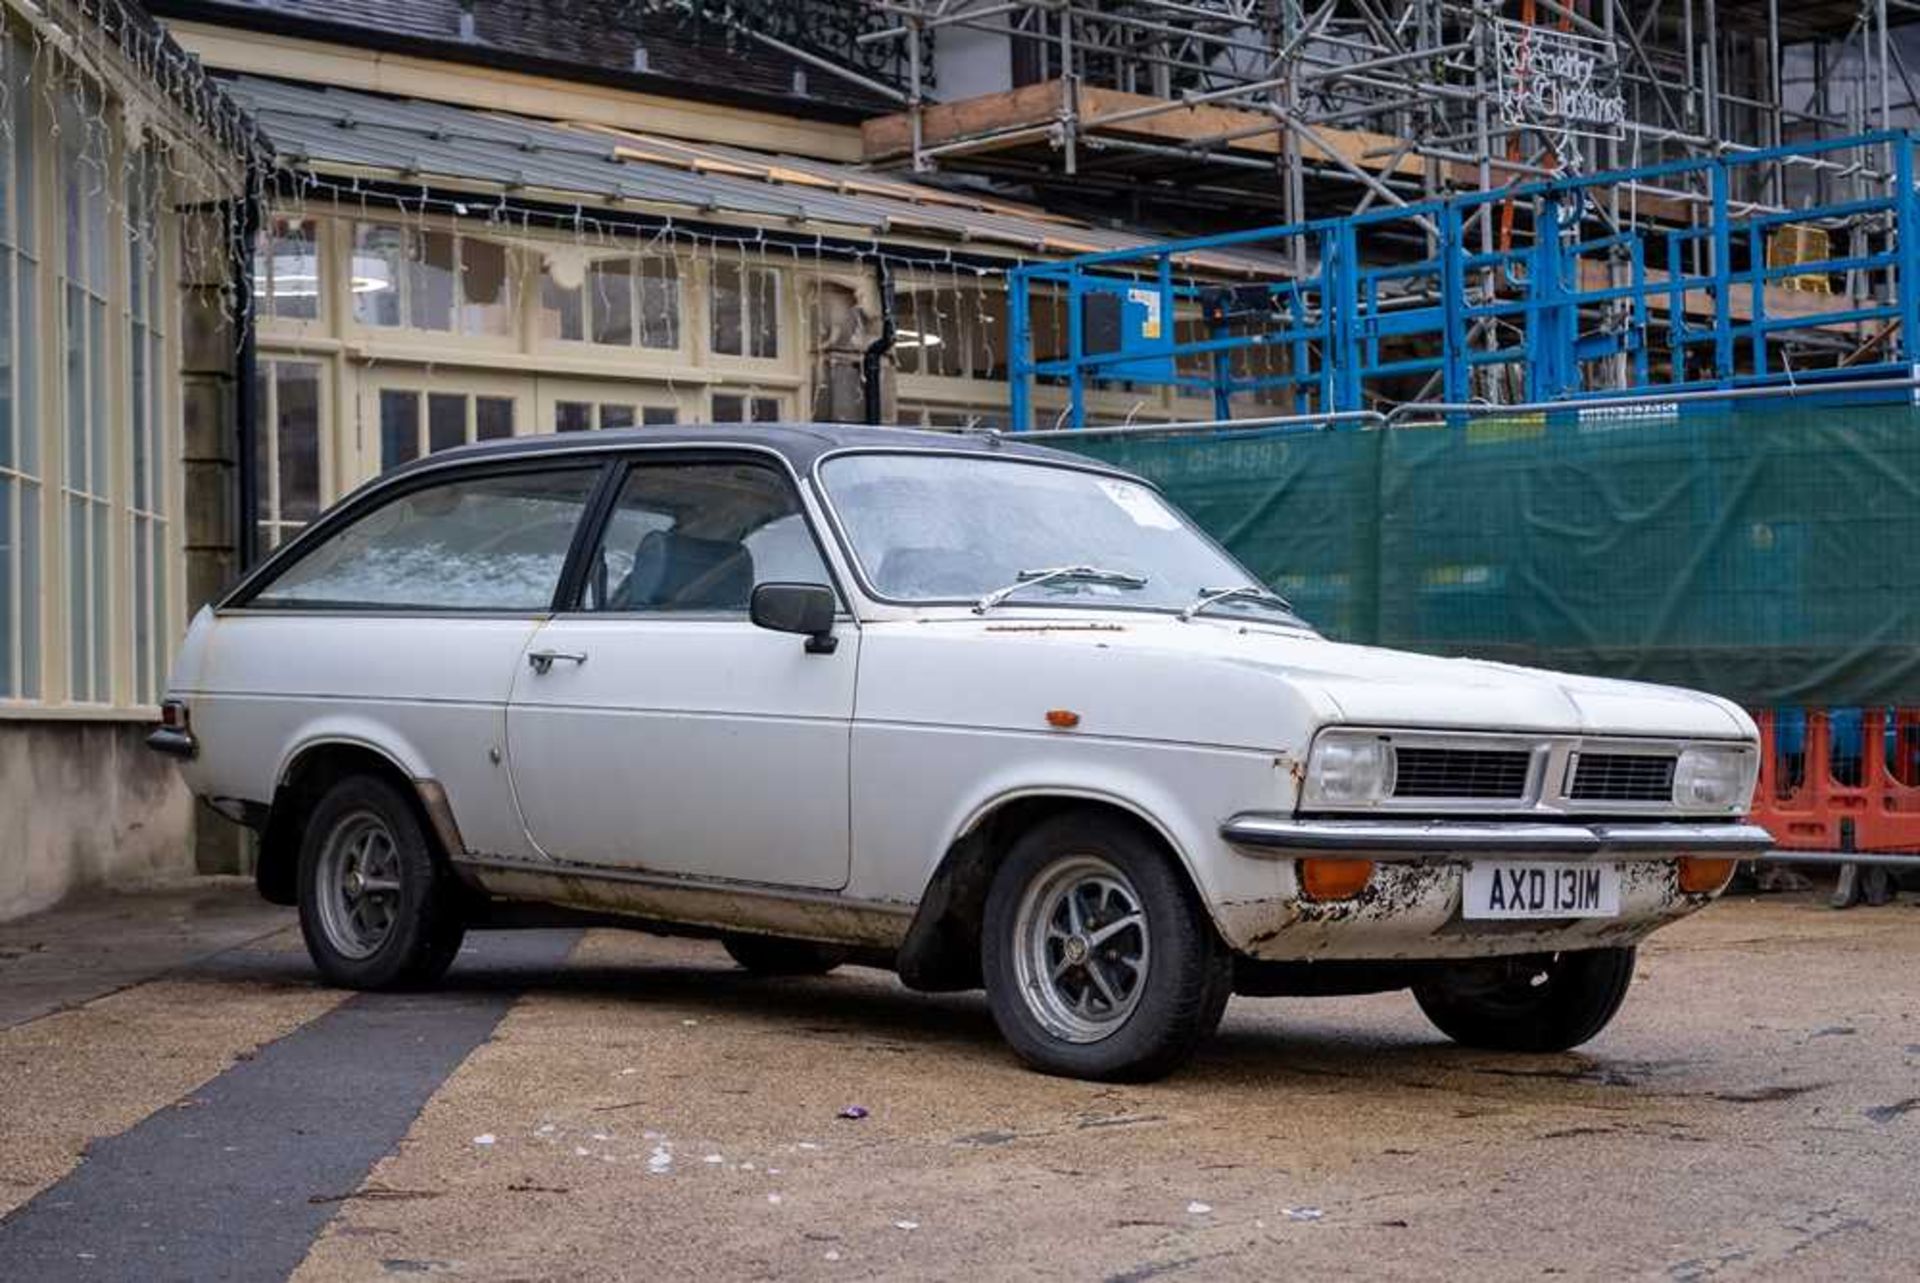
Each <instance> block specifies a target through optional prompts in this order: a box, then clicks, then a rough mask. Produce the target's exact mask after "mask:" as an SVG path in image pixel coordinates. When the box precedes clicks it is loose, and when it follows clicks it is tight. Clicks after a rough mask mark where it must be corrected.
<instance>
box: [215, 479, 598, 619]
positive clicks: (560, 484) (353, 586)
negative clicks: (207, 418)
mask: <svg viewBox="0 0 1920 1283" xmlns="http://www.w3.org/2000/svg"><path fill="white" fill-rule="evenodd" d="M599 476H600V469H599V468H598V467H587V468H554V469H544V470H541V471H532V472H521V473H492V474H488V475H484V476H476V477H467V478H464V479H459V480H451V481H444V482H441V483H440V484H438V485H430V486H426V487H423V488H421V489H419V490H413V491H409V492H408V493H406V494H403V495H401V496H399V497H398V498H395V499H392V500H390V501H388V502H387V503H384V504H382V505H381V506H380V507H378V508H375V509H374V510H373V511H371V512H369V513H367V514H365V515H364V516H362V517H360V518H358V519H357V520H355V521H353V522H352V523H351V524H349V525H347V526H345V527H344V528H342V529H340V530H336V531H334V532H333V533H332V534H331V535H329V536H327V537H326V538H325V539H324V540H322V541H321V542H320V543H319V544H317V545H315V546H314V547H313V548H311V549H308V550H307V551H306V552H305V554H304V555H302V556H301V557H300V559H299V560H298V561H296V562H294V563H293V564H292V565H290V566H288V567H287V568H286V569H285V570H283V571H281V572H280V574H279V575H277V576H276V577H275V578H274V579H273V580H272V581H270V582H269V583H268V584H267V585H266V586H265V587H264V588H262V589H260V590H259V591H258V592H257V593H255V594H254V596H253V597H252V599H251V600H249V601H248V602H247V603H246V604H247V605H249V606H255V607H267V608H277V609H282V610H301V609H305V610H355V609H359V610H394V609H401V610H474V611H512V612H524V611H542V610H546V609H547V608H548V607H549V606H550V605H551V604H552V602H553V595H554V592H555V590H556V589H557V588H558V586H559V583H560V571H561V568H562V567H563V566H564V565H565V563H566V559H567V549H568V547H569V546H570V545H571V544H572V542H573V533H574V530H575V528H576V527H578V526H579V524H580V517H581V515H582V513H583V512H585V510H586V506H587V498H588V496H589V495H590V494H592V492H593V487H594V483H595V482H596V481H597V480H598V479H599Z"/></svg>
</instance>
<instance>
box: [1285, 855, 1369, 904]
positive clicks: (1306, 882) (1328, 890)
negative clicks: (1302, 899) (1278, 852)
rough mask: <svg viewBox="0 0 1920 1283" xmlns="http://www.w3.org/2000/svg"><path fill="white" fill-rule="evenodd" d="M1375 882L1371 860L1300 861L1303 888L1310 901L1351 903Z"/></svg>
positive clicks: (1301, 887) (1301, 886)
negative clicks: (1370, 883) (1342, 901)
mask: <svg viewBox="0 0 1920 1283" xmlns="http://www.w3.org/2000/svg"><path fill="white" fill-rule="evenodd" d="M1372 880H1373V861H1372V860H1321V859H1305V860H1302V861H1300V889H1301V891H1303V892H1304V893H1305V894H1306V897H1307V899H1309V900H1351V899H1352V898H1353V897H1354V896H1356V895H1359V894H1360V893H1361V892H1362V891H1364V890H1366V889H1367V883H1369V882H1371V881H1372Z"/></svg>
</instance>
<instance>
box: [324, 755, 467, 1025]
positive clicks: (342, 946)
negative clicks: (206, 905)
mask: <svg viewBox="0 0 1920 1283" xmlns="http://www.w3.org/2000/svg"><path fill="white" fill-rule="evenodd" d="M299 889H300V932H301V934H302V935H303V936H305V937H306V942H307V952H308V953H309V954H310V955H312V957H313V962H314V965H315V966H316V967H318V968H319V969H320V974H321V975H322V976H324V977H326V979H327V981H328V982H329V983H331V984H336V985H340V986H342V987H344V988H348V989H403V988H413V987H417V986H420V985H426V984H431V983H432V982H434V981H435V980H438V979H439V978H440V977H441V976H442V975H443V974H445V972H446V970H447V968H448V967H449V966H451V965H452V963H453V958H454V955H455V954H456V953H458V952H459V951H460V941H461V938H462V937H463V936H464V935H465V934H466V929H465V927H464V925H463V924H462V922H461V919H460V912H459V896H458V888H457V886H456V884H455V883H454V879H453V875H452V874H451V873H450V872H448V871H447V869H446V868H445V867H444V866H443V865H442V864H441V862H440V861H439V860H438V859H437V858H436V856H435V853H434V850H433V848H432V846H431V845H430V843H429V840H428V838H427V835H426V833H425V831H424V830H423V829H422V827H421V825H420V821H419V819H418V817H417V815H416V813H415V811H414V809H413V807H412V805H411V804H410V803H409V802H408V800H407V799H406V798H405V797H404V796H403V795H402V794H401V793H400V791H399V789H397V788H396V787H395V786H394V785H392V784H390V783H388V782H387V781H386V780H384V779H381V778H379V777H377V776H373V775H350V776H347V777H345V778H344V779H341V780H339V781H338V782H336V783H335V784H334V785H333V786H332V787H331V788H329V789H328V790H327V792H326V793H325V795H324V796H322V797H321V799H320V801H319V803H318V805H316V806H315V807H314V809H313V812H312V814H311V815H310V816H308V819H307V830H306V837H305V840H304V841H303V843H302V844H301V848H300V887H299Z"/></svg>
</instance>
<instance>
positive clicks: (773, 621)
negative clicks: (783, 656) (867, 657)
mask: <svg viewBox="0 0 1920 1283" xmlns="http://www.w3.org/2000/svg"><path fill="white" fill-rule="evenodd" d="M837 604H838V603H837V602H836V601H835V600H834V596H833V589H831V588H829V587H827V586H826V585H825V584H757V585H755V587H754V590H753V597H752V598H751V599H750V601H749V604H748V606H747V617H748V618H750V619H751V620H753V622H754V624H755V625H757V626H758V627H761V628H766V629H771V630H772V631H774V632H776V633H799V634H801V635H802V636H804V637H805V638H806V639H807V654H809V655H831V654H833V652H834V649H835V648H836V647H837V646H838V645H839V644H840V641H839V639H838V638H837V637H835V636H834V635H833V612H834V609H835V607H836V605H837Z"/></svg>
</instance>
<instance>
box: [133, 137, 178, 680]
mask: <svg viewBox="0 0 1920 1283" xmlns="http://www.w3.org/2000/svg"><path fill="white" fill-rule="evenodd" d="M126 181H127V198H126V205H127V419H128V430H129V435H130V436H131V437H132V439H133V440H132V444H133V451H132V477H131V485H130V487H129V490H128V494H127V526H128V529H129V531H130V534H131V540H130V542H131V545H132V546H131V548H130V549H129V553H130V556H131V560H132V563H133V598H132V601H131V603H130V609H131V611H132V613H133V699H134V702H136V703H140V704H154V703H158V702H159V699H160V683H161V682H162V681H163V680H164V679H165V676H166V671H167V653H168V650H169V647H170V643H171V641H172V636H173V629H172V624H171V621H170V619H169V616H168V612H167V545H168V538H167V474H168V460H169V459H170V458H171V455H172V451H171V449H170V446H171V434H170V433H169V432H168V431H167V413H166V387H167V378H166V368H167V367H166V353H165V341H164V326H165V320H166V314H167V303H168V296H167V295H166V294H165V293H164V292H163V286H162V280H161V271H160V268H161V263H162V262H163V253H162V245H161V240H160V202H161V199H162V192H163V190H164V188H163V184H164V181H165V180H164V178H163V171H162V169H161V161H160V157H159V156H158V154H157V153H156V152H154V151H153V149H151V148H142V149H141V150H140V151H139V152H138V153H136V154H135V155H134V157H133V158H132V160H131V162H130V163H129V164H128V166H127V180H126Z"/></svg>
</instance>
